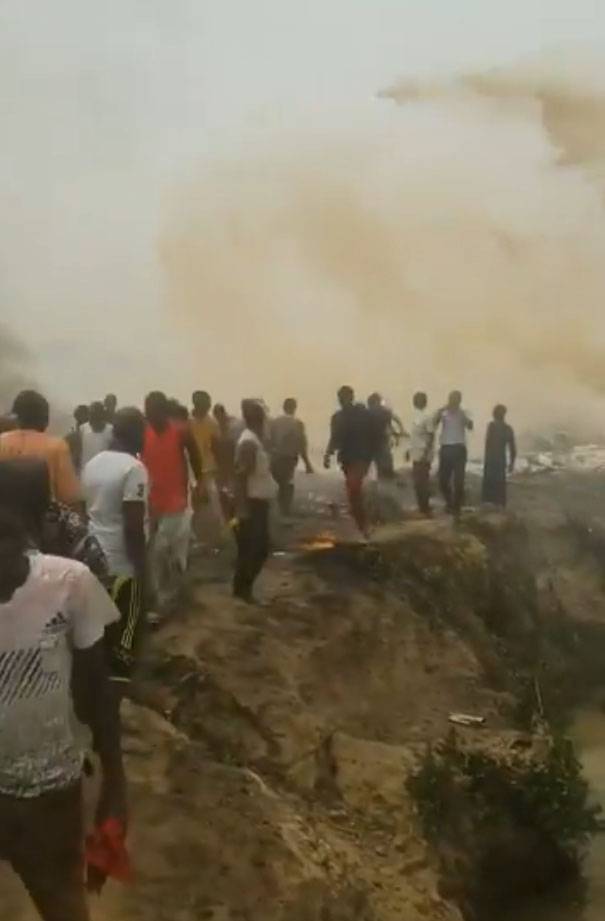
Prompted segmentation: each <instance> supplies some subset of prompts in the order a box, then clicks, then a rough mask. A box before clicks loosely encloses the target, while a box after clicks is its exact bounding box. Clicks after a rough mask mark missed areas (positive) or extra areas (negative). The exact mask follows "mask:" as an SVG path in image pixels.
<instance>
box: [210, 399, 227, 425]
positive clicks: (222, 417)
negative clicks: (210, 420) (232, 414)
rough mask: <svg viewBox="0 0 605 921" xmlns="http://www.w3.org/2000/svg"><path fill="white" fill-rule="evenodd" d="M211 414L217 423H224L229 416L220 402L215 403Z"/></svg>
mask: <svg viewBox="0 0 605 921" xmlns="http://www.w3.org/2000/svg"><path fill="white" fill-rule="evenodd" d="M212 415H213V416H214V418H215V419H216V421H217V422H218V424H219V425H225V424H226V423H227V422H228V421H229V416H228V415H227V410H226V409H225V407H224V406H223V404H222V403H216V404H215V406H214V409H213V410H212Z"/></svg>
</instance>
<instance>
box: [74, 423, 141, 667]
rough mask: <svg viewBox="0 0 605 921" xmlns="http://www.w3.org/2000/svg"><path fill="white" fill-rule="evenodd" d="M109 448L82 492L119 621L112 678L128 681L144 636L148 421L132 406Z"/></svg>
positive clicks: (85, 476) (86, 473)
mask: <svg viewBox="0 0 605 921" xmlns="http://www.w3.org/2000/svg"><path fill="white" fill-rule="evenodd" d="M113 433H114V438H113V441H112V443H111V446H110V448H108V449H107V450H106V451H102V452H101V453H100V454H97V455H96V456H95V457H94V458H93V459H92V460H91V461H89V463H88V464H87V465H86V467H85V468H84V470H83V472H82V491H83V494H84V500H85V502H86V509H87V512H88V517H89V522H90V532H91V534H93V535H94V536H95V537H96V538H97V540H98V541H99V543H100V545H101V547H102V548H103V551H104V553H105V556H106V557H107V564H108V569H109V574H110V591H111V595H112V597H113V600H114V601H115V603H116V605H117V607H118V609H119V611H120V614H121V618H120V622H119V623H118V624H116V625H115V626H114V627H112V628H111V629H110V630H109V631H108V644H109V650H110V668H111V675H112V678H113V680H114V681H122V682H127V681H128V680H129V679H130V675H131V672H132V669H133V667H134V665H135V658H136V652H137V646H138V640H139V637H140V634H141V629H142V626H143V617H144V605H145V593H146V592H145V586H146V571H145V563H146V536H145V522H146V515H147V492H148V474H147V470H146V468H145V466H144V464H143V463H142V461H140V460H138V457H137V455H138V454H139V453H140V452H141V450H142V447H143V439H144V433H145V419H144V417H143V414H142V413H141V412H140V411H139V410H138V409H134V408H126V409H121V410H119V412H118V413H116V416H115V419H114V425H113Z"/></svg>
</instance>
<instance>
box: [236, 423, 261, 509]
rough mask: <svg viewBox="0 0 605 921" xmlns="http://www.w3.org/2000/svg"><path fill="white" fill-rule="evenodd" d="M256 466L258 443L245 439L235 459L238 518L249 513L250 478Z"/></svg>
mask: <svg viewBox="0 0 605 921" xmlns="http://www.w3.org/2000/svg"><path fill="white" fill-rule="evenodd" d="M255 468H256V445H255V444H254V442H253V441H245V442H244V443H243V444H242V445H240V447H239V449H238V452H237V457H236V459H235V508H236V514H237V517H238V518H246V517H247V515H248V478H249V477H250V475H251V474H252V473H254V470H255Z"/></svg>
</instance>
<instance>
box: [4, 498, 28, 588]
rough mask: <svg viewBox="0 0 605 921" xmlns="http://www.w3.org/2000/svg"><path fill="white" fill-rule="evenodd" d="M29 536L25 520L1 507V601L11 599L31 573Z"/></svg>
mask: <svg viewBox="0 0 605 921" xmlns="http://www.w3.org/2000/svg"><path fill="white" fill-rule="evenodd" d="M28 549H29V538H28V535H27V530H26V528H25V525H24V523H23V521H22V520H21V519H20V518H19V516H18V515H16V514H15V513H14V512H12V511H10V510H9V509H6V508H0V603H2V604H6V602H7V601H10V600H11V598H12V597H13V595H14V594H15V592H16V591H17V589H18V588H21V586H22V585H23V584H24V583H25V582H26V580H27V577H28V575H29V557H28V555H27V551H28Z"/></svg>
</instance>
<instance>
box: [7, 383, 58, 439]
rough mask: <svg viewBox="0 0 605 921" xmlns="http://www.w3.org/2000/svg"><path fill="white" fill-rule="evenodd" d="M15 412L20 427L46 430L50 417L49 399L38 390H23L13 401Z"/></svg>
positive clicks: (40, 430)
mask: <svg viewBox="0 0 605 921" xmlns="http://www.w3.org/2000/svg"><path fill="white" fill-rule="evenodd" d="M13 414H14V415H15V416H16V417H17V424H18V426H19V428H20V429H33V430H34V431H36V432H45V431H46V429H47V428H48V422H49V418H50V407H49V405H48V400H47V399H45V397H43V396H42V394H41V393H38V392H37V391H36V390H22V391H21V393H20V394H19V395H18V396H17V397H16V399H15V402H14V403H13Z"/></svg>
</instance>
